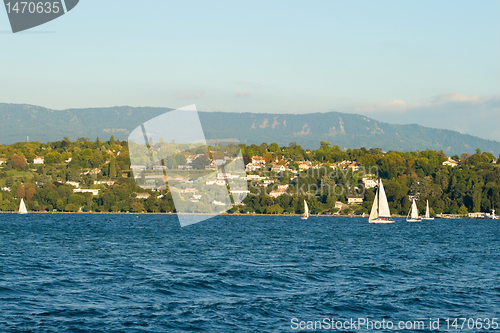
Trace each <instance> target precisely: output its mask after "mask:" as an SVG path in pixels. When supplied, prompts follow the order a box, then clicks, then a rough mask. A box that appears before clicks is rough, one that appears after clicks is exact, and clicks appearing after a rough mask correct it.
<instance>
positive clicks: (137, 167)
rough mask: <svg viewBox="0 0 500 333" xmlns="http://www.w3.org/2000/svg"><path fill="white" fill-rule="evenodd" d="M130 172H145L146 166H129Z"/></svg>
mask: <svg viewBox="0 0 500 333" xmlns="http://www.w3.org/2000/svg"><path fill="white" fill-rule="evenodd" d="M130 170H132V171H141V170H146V166H145V165H131V166H130Z"/></svg>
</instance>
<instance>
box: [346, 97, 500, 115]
mask: <svg viewBox="0 0 500 333" xmlns="http://www.w3.org/2000/svg"><path fill="white" fill-rule="evenodd" d="M499 100H500V95H492V96H481V95H464V94H460V93H457V92H447V93H443V94H439V95H435V96H432V97H431V98H429V99H427V100H424V101H420V102H406V101H404V100H401V99H395V100H393V101H389V102H375V103H360V104H354V105H352V106H350V107H347V108H345V109H346V111H347V110H349V111H355V112H397V113H401V112H405V111H409V110H412V109H416V108H432V107H436V106H442V105H446V104H449V103H455V104H456V103H458V104H468V105H473V104H482V103H489V102H492V101H493V102H494V101H499Z"/></svg>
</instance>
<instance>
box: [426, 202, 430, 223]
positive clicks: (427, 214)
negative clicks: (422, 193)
mask: <svg viewBox="0 0 500 333" xmlns="http://www.w3.org/2000/svg"><path fill="white" fill-rule="evenodd" d="M429 217H431V216H430V215H429V200H427V206H426V207H425V218H426V219H428V218H429Z"/></svg>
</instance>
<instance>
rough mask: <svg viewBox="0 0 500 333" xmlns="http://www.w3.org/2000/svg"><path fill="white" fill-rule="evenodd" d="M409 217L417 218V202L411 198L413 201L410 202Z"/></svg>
mask: <svg viewBox="0 0 500 333" xmlns="http://www.w3.org/2000/svg"><path fill="white" fill-rule="evenodd" d="M411 218H412V220H417V219H418V208H417V203H416V202H415V199H413V202H412V204H411Z"/></svg>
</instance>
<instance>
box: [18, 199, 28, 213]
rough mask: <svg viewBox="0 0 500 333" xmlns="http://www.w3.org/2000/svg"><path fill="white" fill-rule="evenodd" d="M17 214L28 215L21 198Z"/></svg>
mask: <svg viewBox="0 0 500 333" xmlns="http://www.w3.org/2000/svg"><path fill="white" fill-rule="evenodd" d="M19 214H28V210H27V209H26V205H25V204H24V199H22V198H21V203H20V204H19Z"/></svg>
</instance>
